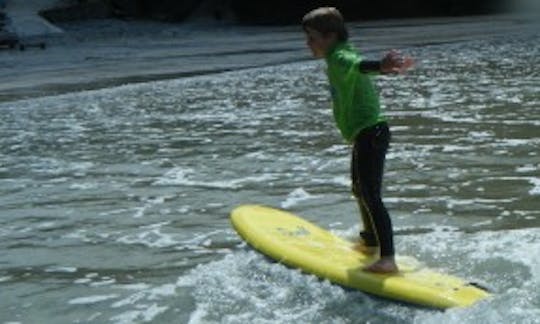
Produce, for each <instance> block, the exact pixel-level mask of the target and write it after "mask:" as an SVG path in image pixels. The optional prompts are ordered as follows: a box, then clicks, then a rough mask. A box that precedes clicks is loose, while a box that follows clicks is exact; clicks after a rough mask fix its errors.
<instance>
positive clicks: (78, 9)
mask: <svg viewBox="0 0 540 324" xmlns="http://www.w3.org/2000/svg"><path fill="white" fill-rule="evenodd" d="M39 14H40V15H41V16H42V17H44V18H45V19H47V20H49V21H52V22H61V21H73V20H85V19H100V18H109V17H112V15H113V11H112V8H111V6H110V5H109V4H108V3H107V1H101V0H97V1H78V2H77V3H74V4H72V5H70V6H65V7H59V8H51V9H47V10H43V11H41V12H40V13H39Z"/></svg>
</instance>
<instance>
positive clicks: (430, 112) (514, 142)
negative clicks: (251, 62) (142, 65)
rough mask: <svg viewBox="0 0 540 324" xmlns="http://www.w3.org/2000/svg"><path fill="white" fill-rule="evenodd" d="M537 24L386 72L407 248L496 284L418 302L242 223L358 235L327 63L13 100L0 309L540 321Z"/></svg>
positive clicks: (4, 117)
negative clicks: (277, 213)
mask: <svg viewBox="0 0 540 324" xmlns="http://www.w3.org/2000/svg"><path fill="white" fill-rule="evenodd" d="M539 43H540V36H539V35H538V34H537V33H525V34H523V35H520V36H515V37H499V38H493V39H489V40H483V41H471V42H462V43H454V44H446V45H437V46H423V47H417V48H411V49H408V50H407V52H408V53H409V54H411V55H413V56H414V57H415V58H416V60H417V62H418V64H417V68H416V70H415V71H413V72H411V73H410V74H409V75H406V76H393V77H387V76H384V77H379V78H378V79H377V85H378V87H379V88H380V91H381V93H382V96H383V104H384V108H385V111H386V114H387V116H388V119H389V121H390V124H391V127H392V132H393V141H392V146H391V150H390V152H389V155H388V160H387V171H386V175H385V201H386V204H387V207H388V209H389V210H390V212H391V215H392V218H393V221H394V227H395V231H396V248H397V251H398V254H401V255H409V256H414V257H416V258H417V259H418V260H420V262H422V263H423V264H425V265H427V266H430V267H433V268H437V269H439V270H440V271H443V272H447V273H451V274H455V275H459V276H461V277H464V278H467V279H470V280H472V281H476V282H480V283H482V284H485V285H486V286H488V287H490V288H491V289H492V290H493V292H494V295H493V297H492V298H490V299H489V300H486V301H483V302H481V303H479V304H477V305H475V306H473V307H470V308H466V309H451V310H447V311H445V312H442V311H436V310H429V309H423V308H418V307H415V306H411V305H404V304H400V303H396V302H392V301H388V300H383V299H378V298H375V297H372V296H368V295H366V294H363V293H361V292H357V291H350V290H346V289H344V288H342V287H339V286H336V285H332V284H330V283H329V282H327V281H321V280H318V279H317V278H315V277H313V276H310V275H306V274H302V273H300V272H299V271H296V270H292V269H289V268H287V267H284V266H283V265H280V264H276V263H273V262H271V261H269V260H268V259H266V258H264V257H263V256H261V255H259V254H258V253H256V252H254V251H253V250H252V249H250V248H249V247H248V246H246V244H244V243H243V242H242V241H241V240H240V238H239V237H238V236H237V235H236V234H235V233H234V231H233V230H232V228H231V226H230V224H229V219H228V217H229V212H230V211H231V210H232V209H233V208H234V207H235V206H237V205H238V204H244V203H260V204H266V205H270V206H275V207H280V208H286V209H288V210H291V211H293V212H295V213H298V214H300V215H303V216H304V217H305V218H308V219H309V220H311V221H313V222H315V223H317V224H319V225H321V226H323V227H326V228H330V229H331V230H332V231H334V232H335V233H336V234H338V235H341V236H343V237H346V238H348V239H354V238H355V235H356V233H357V232H358V230H359V224H358V223H359V216H358V211H357V210H356V207H355V203H354V201H353V199H352V198H351V193H350V188H349V154H350V152H349V149H350V148H349V147H348V146H347V145H346V144H345V143H343V141H342V140H341V138H340V137H339V135H338V133H337V130H336V128H335V126H334V124H333V120H332V113H331V110H330V102H329V91H328V89H327V82H326V80H325V75H324V65H323V64H322V63H321V62H313V61H309V62H301V63H294V64H286V65H277V66H272V67H265V68H257V69H248V70H241V71H235V72H227V73H220V74H213V75H206V76H196V77H189V78H182V79H177V80H168V81H157V82H149V83H143V84H137V85H125V86H120V87H114V88H108V89H103V90H95V91H86V92H76V93H69V94H64V95H60V96H49V97H41V98H33V99H27V100H19V101H11V102H4V103H0V112H1V113H0V250H1V251H2V253H1V254H0V322H1V323H142V322H154V323H164V322H173V323H368V322H369V323H540V321H539V320H538V319H539V318H540V270H539V269H540V263H539V262H540V155H539V154H540V70H539V69H538V66H540V47H539V46H538V44H539Z"/></svg>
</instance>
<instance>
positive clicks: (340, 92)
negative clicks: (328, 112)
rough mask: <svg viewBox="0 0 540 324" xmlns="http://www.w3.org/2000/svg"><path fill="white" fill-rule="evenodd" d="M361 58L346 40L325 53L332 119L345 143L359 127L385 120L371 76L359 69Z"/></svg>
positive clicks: (353, 136)
mask: <svg viewBox="0 0 540 324" xmlns="http://www.w3.org/2000/svg"><path fill="white" fill-rule="evenodd" d="M361 60H362V57H361V56H360V54H359V53H358V51H357V50H356V49H355V48H354V47H353V46H352V45H351V44H350V43H348V42H341V43H338V44H337V45H336V46H335V47H334V48H332V49H331V50H330V51H329V52H328V54H327V55H326V63H327V65H328V80H329V81H330V91H331V93H332V101H333V109H334V119H335V120H336V124H337V126H338V128H339V130H340V132H341V135H342V136H343V138H345V140H347V141H348V142H352V141H353V140H354V138H355V137H356V135H357V134H358V133H359V132H360V131H361V130H363V129H365V128H367V127H370V126H373V125H375V124H377V123H379V122H381V121H384V120H385V118H384V116H382V114H381V109H380V103H379V95H378V94H377V91H376V90H375V87H374V85H373V82H372V81H371V77H370V76H369V75H368V74H365V73H361V72H360V69H359V67H358V64H359V63H360V61H361Z"/></svg>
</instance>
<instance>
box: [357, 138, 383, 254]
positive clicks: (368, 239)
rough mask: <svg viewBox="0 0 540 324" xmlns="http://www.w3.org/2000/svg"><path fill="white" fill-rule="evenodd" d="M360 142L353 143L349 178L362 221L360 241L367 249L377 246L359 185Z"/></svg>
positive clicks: (360, 185)
mask: <svg viewBox="0 0 540 324" xmlns="http://www.w3.org/2000/svg"><path fill="white" fill-rule="evenodd" d="M362 144H363V143H362V142H359V141H356V142H355V143H354V147H353V151H352V159H351V178H352V191H353V194H354V197H355V198H356V202H357V204H358V209H359V211H360V216H361V219H362V225H363V230H362V231H360V238H361V239H362V241H363V243H364V244H365V245H366V246H369V247H376V246H378V245H379V243H378V242H377V237H376V236H375V232H374V227H373V222H372V221H371V216H369V212H368V210H367V208H366V205H365V202H364V199H363V197H362V189H361V187H362V184H361V181H362V179H361V177H360V172H359V168H358V165H359V164H360V161H359V159H360V155H359V153H361V152H362V151H364V150H363V149H362V148H360V147H358V146H359V145H362Z"/></svg>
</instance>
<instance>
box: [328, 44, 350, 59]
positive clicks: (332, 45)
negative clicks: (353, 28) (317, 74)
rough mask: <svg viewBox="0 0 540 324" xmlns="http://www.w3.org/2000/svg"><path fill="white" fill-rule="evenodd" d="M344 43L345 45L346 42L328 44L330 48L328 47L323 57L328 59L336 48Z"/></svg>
mask: <svg viewBox="0 0 540 324" xmlns="http://www.w3.org/2000/svg"><path fill="white" fill-rule="evenodd" d="M345 43H347V41H340V40H336V41H335V42H333V43H332V44H330V46H328V49H327V50H326V54H325V57H328V56H330V55H332V53H333V52H334V51H335V50H336V48H338V47H339V46H341V45H343V44H345Z"/></svg>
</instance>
